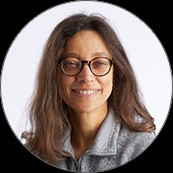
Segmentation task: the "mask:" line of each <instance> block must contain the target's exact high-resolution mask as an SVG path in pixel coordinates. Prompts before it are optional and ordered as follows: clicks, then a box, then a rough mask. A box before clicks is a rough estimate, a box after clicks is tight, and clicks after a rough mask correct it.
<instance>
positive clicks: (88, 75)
mask: <svg viewBox="0 0 173 173" xmlns="http://www.w3.org/2000/svg"><path fill="white" fill-rule="evenodd" d="M76 78H77V80H78V81H79V82H84V83H89V82H92V81H93V80H94V74H93V73H92V72H91V70H90V68H89V66H88V65H87V64H84V67H83V69H82V71H81V72H80V73H79V74H78V75H77V76H76Z"/></svg>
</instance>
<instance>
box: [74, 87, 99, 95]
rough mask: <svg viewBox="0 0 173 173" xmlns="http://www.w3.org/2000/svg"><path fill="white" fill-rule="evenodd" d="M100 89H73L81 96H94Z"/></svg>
mask: <svg viewBox="0 0 173 173" xmlns="http://www.w3.org/2000/svg"><path fill="white" fill-rule="evenodd" d="M99 91H100V89H87V90H85V89H72V92H74V93H75V94H77V95H80V96H92V95H96V94H97V93H98V92H99Z"/></svg>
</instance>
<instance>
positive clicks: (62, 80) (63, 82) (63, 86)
mask: <svg viewBox="0 0 173 173" xmlns="http://www.w3.org/2000/svg"><path fill="white" fill-rule="evenodd" d="M58 80H59V85H60V86H59V87H60V95H61V97H62V98H64V97H67V96H68V95H69V92H70V86H71V84H72V83H73V79H72V78H71V77H68V76H66V75H64V74H60V77H59V79H58Z"/></svg>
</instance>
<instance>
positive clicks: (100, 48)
mask: <svg viewBox="0 0 173 173" xmlns="http://www.w3.org/2000/svg"><path fill="white" fill-rule="evenodd" d="M64 55H65V56H68V55H73V56H75V57H78V58H79V59H80V60H82V61H84V60H85V61H90V60H92V59H93V58H95V57H105V56H106V57H108V58H109V59H112V57H111V54H110V52H109V51H108V48H107V47H106V44H105V43H104V41H103V39H102V38H101V36H100V35H99V34H98V33H97V32H94V31H80V32H78V33H76V34H75V35H74V36H73V37H72V38H70V39H69V40H68V41H67V43H66V46H65V52H64ZM59 73H60V75H59V76H60V78H59V80H60V91H61V97H62V98H63V100H64V101H65V102H66V104H67V105H68V106H69V107H70V108H72V110H73V111H75V112H80V113H84V112H91V111H95V110H97V109H100V108H103V107H105V106H106V107H107V99H108V97H109V96H110V94H111V91H112V87H113V66H112V68H111V70H110V72H109V73H108V74H107V75H105V76H102V77H98V76H95V75H94V74H93V73H92V72H91V71H90V69H89V67H88V65H86V64H85V65H84V67H83V69H82V71H81V72H80V73H79V74H78V75H76V76H67V75H66V74H64V73H63V72H62V71H61V70H59Z"/></svg>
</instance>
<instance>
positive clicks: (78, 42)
mask: <svg viewBox="0 0 173 173" xmlns="http://www.w3.org/2000/svg"><path fill="white" fill-rule="evenodd" d="M97 52H102V54H104V53H105V54H109V51H108V48H107V45H106V43H105V41H104V40H103V38H102V37H101V36H100V35H99V33H97V32H96V31H90V30H85V31H79V32H77V33H76V34H75V35H74V36H73V37H72V38H70V39H69V40H68V41H67V43H66V46H65V53H76V54H80V55H81V56H84V55H91V54H95V53H97Z"/></svg>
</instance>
